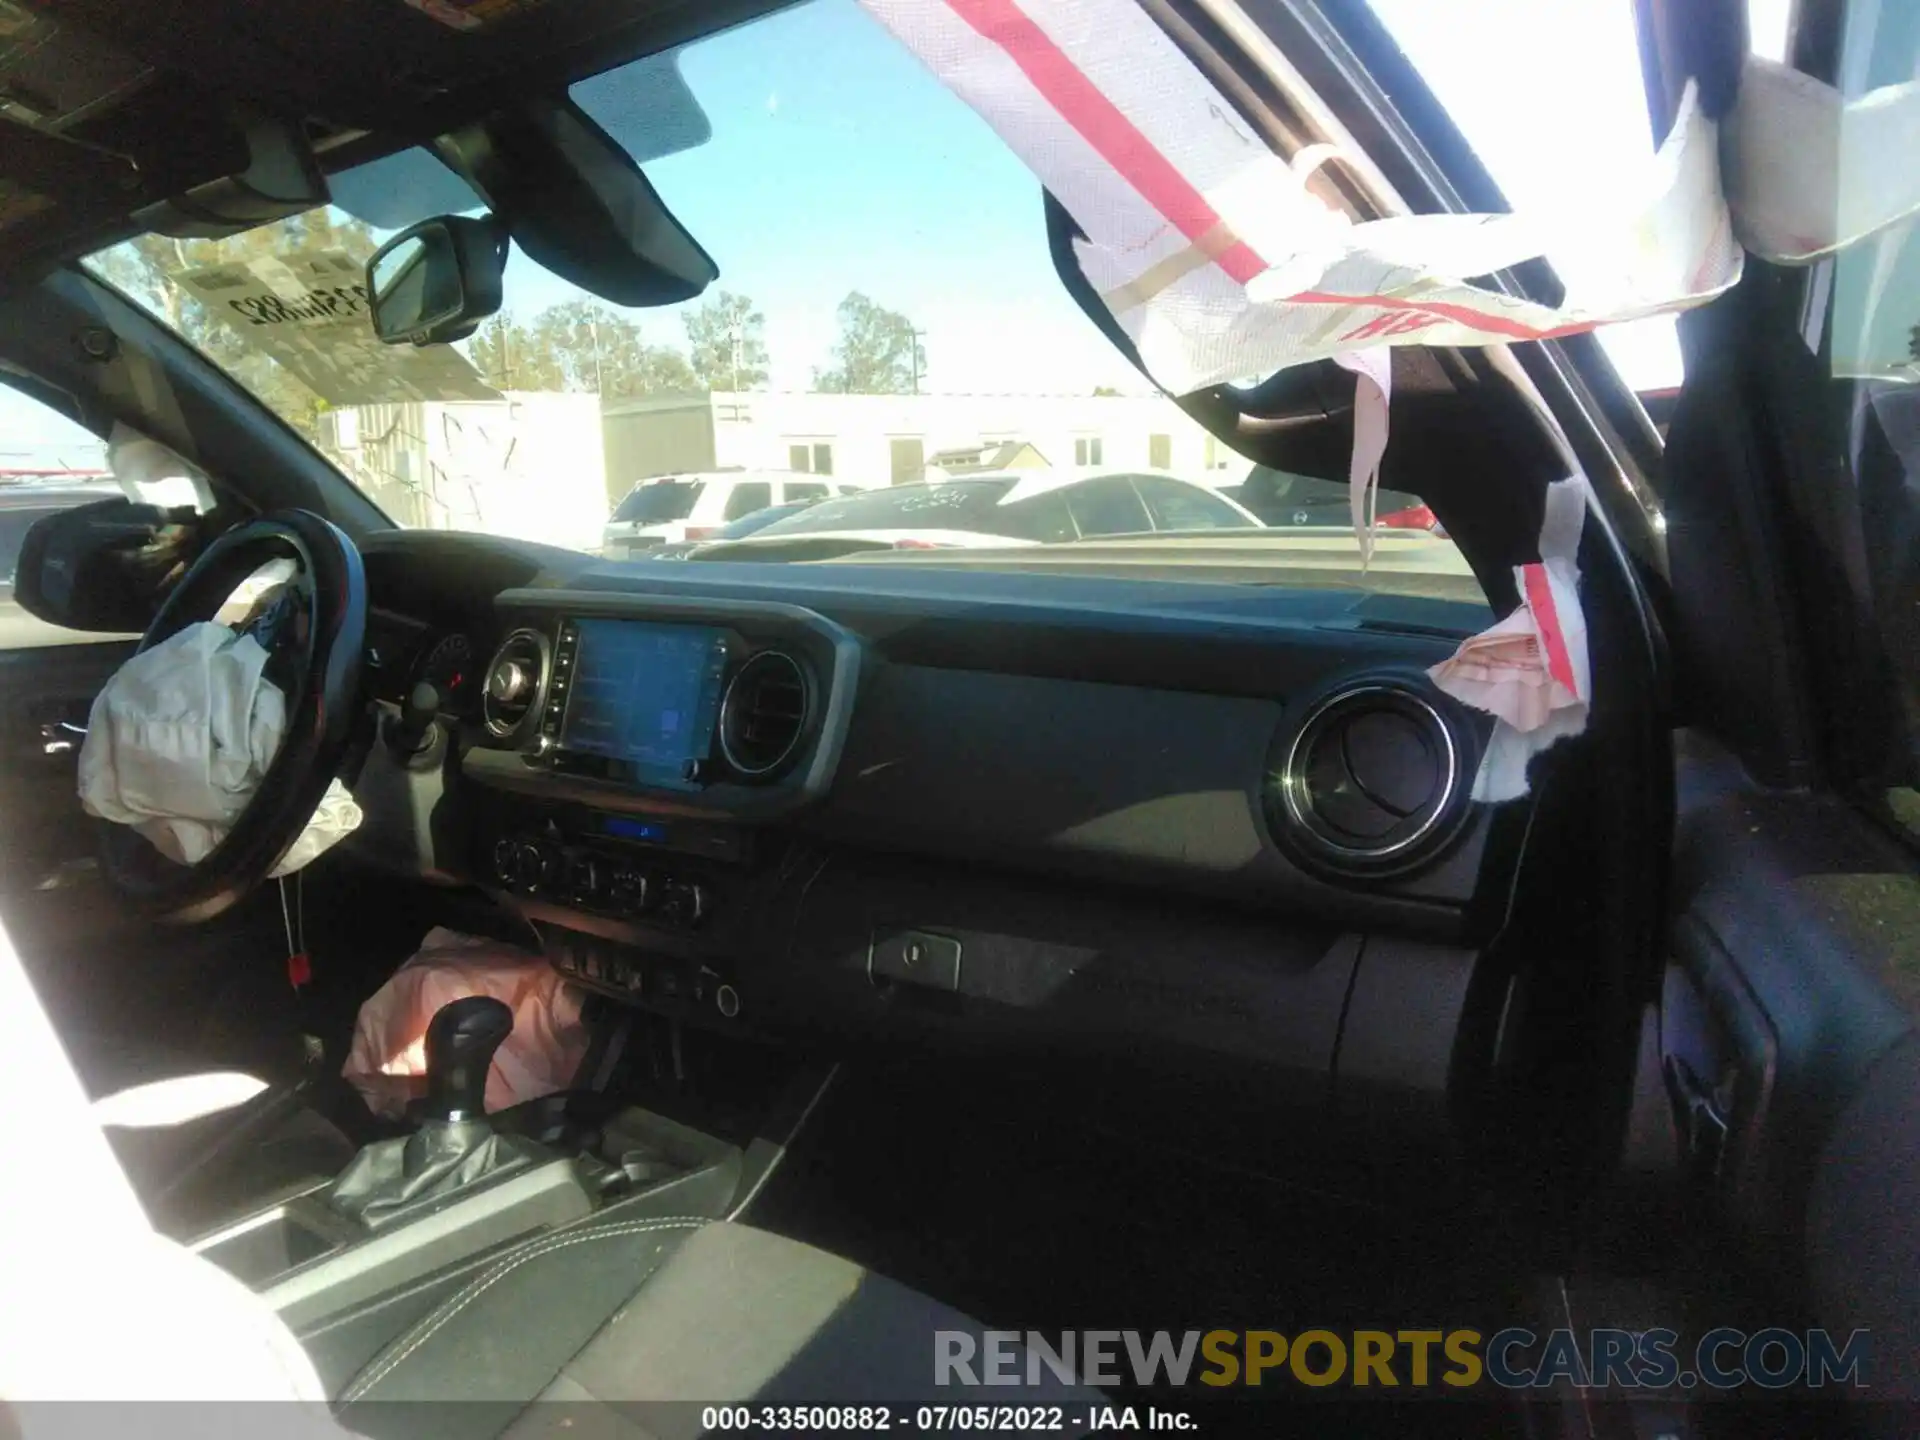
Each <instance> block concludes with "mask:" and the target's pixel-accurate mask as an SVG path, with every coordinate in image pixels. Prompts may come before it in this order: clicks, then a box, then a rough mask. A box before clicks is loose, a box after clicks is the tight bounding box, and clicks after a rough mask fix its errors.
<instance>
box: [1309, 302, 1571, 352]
mask: <svg viewBox="0 0 1920 1440" xmlns="http://www.w3.org/2000/svg"><path fill="white" fill-rule="evenodd" d="M1280 303H1281V304H1283V305H1357V306H1368V307H1371V308H1373V309H1376V310H1410V311H1412V312H1414V313H1415V314H1419V315H1432V316H1435V317H1437V318H1439V319H1442V320H1453V321H1457V322H1458V323H1459V324H1462V325H1467V326H1471V327H1472V328H1473V329H1475V330H1485V331H1486V332H1487V333H1488V334H1490V335H1505V336H1506V337H1507V338H1508V339H1510V340H1556V339H1558V338H1559V337H1560V336H1562V335H1578V334H1579V333H1580V332H1581V331H1583V330H1591V329H1593V328H1594V326H1595V325H1596V324H1598V323H1599V322H1597V321H1593V320H1584V321H1579V322H1577V323H1575V324H1572V325H1558V326H1555V327H1554V328H1553V329H1551V330H1536V329H1534V328H1533V326H1531V325H1523V324H1521V323H1520V322H1519V321H1518V320H1506V319H1502V318H1501V317H1500V316H1498V315H1488V314H1486V313H1485V312H1484V311H1480V310H1475V309H1474V308H1473V307H1472V306H1471V305H1455V304H1452V303H1451V302H1449V301H1446V300H1402V299H1400V298H1399V297H1397V296H1393V295H1330V294H1328V293H1327V292H1326V291H1324V290H1302V291H1301V292H1300V293H1299V294H1298V295H1289V296H1287V298H1286V299H1285V300H1283V301H1281V302H1280Z"/></svg>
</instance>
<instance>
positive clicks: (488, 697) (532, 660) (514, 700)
mask: <svg viewBox="0 0 1920 1440" xmlns="http://www.w3.org/2000/svg"><path fill="white" fill-rule="evenodd" d="M546 684H547V638H546V636H544V635H542V634H540V633H539V632H538V631H537V630H516V631H514V632H513V634H511V635H509V636H508V637H507V638H506V641H505V642H504V643H503V644H502V645H501V646H500V648H499V649H498V650H496V651H494V652H493V659H492V660H490V661H489V662H487V683H486V689H485V690H484V691H483V692H482V694H481V697H480V708H481V714H482V716H483V717H484V718H485V720H486V722H487V729H488V730H490V731H492V732H493V733H494V734H495V735H497V736H499V737H500V738H501V739H503V740H504V739H506V738H508V737H510V736H513V735H516V734H518V733H519V731H520V729H521V727H522V726H524V725H525V724H526V723H527V717H528V716H529V715H531V714H532V713H533V710H534V707H535V706H536V705H538V704H539V703H540V694H541V692H542V691H543V690H545V689H546Z"/></svg>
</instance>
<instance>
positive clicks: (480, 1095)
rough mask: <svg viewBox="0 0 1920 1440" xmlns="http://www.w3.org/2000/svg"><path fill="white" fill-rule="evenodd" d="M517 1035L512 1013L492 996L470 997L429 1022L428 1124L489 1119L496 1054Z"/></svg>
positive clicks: (444, 1007)
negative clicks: (489, 1077)
mask: <svg viewBox="0 0 1920 1440" xmlns="http://www.w3.org/2000/svg"><path fill="white" fill-rule="evenodd" d="M512 1033H513V1011H512V1010H510V1009H508V1008H507V1006H506V1005H504V1004H502V1003H501V1002H500V1001H498V1000H495V999H494V998H493V997H492V996H491V995H469V996H467V997H466V999H464V1000H455V1001H453V1002H452V1003H451V1004H447V1005H442V1006H441V1007H440V1008H439V1009H438V1010H437V1011H435V1012H434V1016H433V1019H432V1020H430V1021H429V1022H428V1023H427V1099H426V1104H425V1106H424V1107H423V1109H422V1111H421V1114H422V1116H423V1118H424V1119H426V1120H427V1122H428V1123H431V1122H433V1121H435V1120H479V1119H482V1118H484V1117H485V1115H486V1113H487V1072H488V1071H489V1070H490V1069H492V1068H493V1052H494V1051H496V1050H498V1049H499V1048H500V1042H501V1041H502V1040H505V1039H506V1038H507V1036H508V1035H510V1034H512Z"/></svg>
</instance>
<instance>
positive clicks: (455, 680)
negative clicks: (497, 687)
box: [420, 635, 479, 710]
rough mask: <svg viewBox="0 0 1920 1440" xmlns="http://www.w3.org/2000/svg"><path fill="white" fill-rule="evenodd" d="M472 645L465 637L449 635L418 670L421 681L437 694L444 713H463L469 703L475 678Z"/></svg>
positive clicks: (429, 654)
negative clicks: (434, 689)
mask: <svg viewBox="0 0 1920 1440" xmlns="http://www.w3.org/2000/svg"><path fill="white" fill-rule="evenodd" d="M477 663H478V662H477V661H476V660H475V659H474V654H473V641H471V640H469V639H468V638H467V637H466V636H465V635H448V636H446V637H445V638H443V639H442V640H441V641H440V643H439V644H437V645H435V646H434V647H433V649H432V650H431V651H430V652H428V655H427V658H426V662H425V663H424V664H422V665H421V667H420V678H421V679H422V680H429V681H431V682H433V684H434V685H435V687H437V688H438V689H439V691H440V703H441V706H442V707H443V708H445V709H452V710H465V709H466V707H467V703H468V701H469V700H471V699H472V697H473V694H474V689H475V682H476V681H477V680H478V678H479V677H478V676H477V675H476V674H475V673H474V667H475V665H476V664H477Z"/></svg>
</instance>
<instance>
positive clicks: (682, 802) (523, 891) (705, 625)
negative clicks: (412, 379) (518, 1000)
mask: <svg viewBox="0 0 1920 1440" xmlns="http://www.w3.org/2000/svg"><path fill="white" fill-rule="evenodd" d="M499 603H500V607H501V610H502V613H503V615H504V616H505V625H506V630H507V633H506V639H505V640H504V641H503V642H502V643H501V645H500V647H499V649H498V650H497V651H496V653H495V654H494V656H493V658H492V660H491V661H490V663H489V666H488V670H487V675H486V680H485V685H484V700H483V706H482V721H483V726H482V733H481V734H480V735H479V736H478V737H477V738H474V739H473V740H472V742H471V743H470V744H469V746H468V748H467V749H466V750H465V752H464V753H463V755H462V757H461V764H462V771H463V774H464V775H465V776H466V777H467V778H468V779H470V780H472V781H474V782H476V783H475V784H474V785H473V786H472V787H471V789H470V790H469V792H468V803H467V805H466V808H465V810H464V814H465V816H466V817H467V819H466V824H465V826H464V831H465V834H464V840H465V844H466V846H467V855H466V865H467V873H468V874H470V875H472V876H474V877H476V878H477V879H479V880H480V882H481V884H482V886H483V888H485V889H486V890H487V891H488V893H489V894H490V895H492V897H493V898H494V899H495V900H496V901H498V902H500V903H501V904H502V905H504V906H505V907H507V908H508V909H510V910H513V911H517V912H518V913H519V914H520V915H521V916H522V917H523V918H525V919H526V920H527V921H528V922H529V923H530V924H531V925H532V926H533V927H534V928H535V930H536V931H537V932H538V933H539V935H540V937H541V941H542V944H543V947H544V949H545V951H546V954H547V956H548V958H549V959H550V960H551V961H552V963H553V964H554V966H555V967H556V968H557V969H559V970H560V971H561V972H562V973H563V974H565V975H567V976H568V977H569V978H570V979H572V980H574V981H576V982H577V983H579V984H580V985H582V986H584V987H585V988H587V989H590V990H594V991H596V992H598V993H601V994H603V995H606V996H608V997H610V998H613V999H617V1000H620V1001H623V1002H625V1003H627V1004H630V1005H638V1006H641V1007H643V1008H645V1009H647V1010H650V1011H652V1012H654V1013H656V1014H660V1015H664V1016H667V1017H669V1018H673V1019H697V1020H701V1021H704V1022H708V1023H710V1024H715V1025H719V1026H722V1027H728V1026H733V1025H736V1024H740V1023H744V1022H743V1020H742V1017H743V1015H744V1014H745V1013H746V1012H747V1011H748V1010H750V1009H751V997H750V996H749V995H747V994H746V993H745V988H746V987H744V986H743V985H742V984H741V981H740V978H739V976H738V975H737V974H736V973H735V970H734V960H735V957H737V956H739V955H741V954H743V953H746V951H747V946H748V944H749V935H748V931H749V929H750V927H751V924H752V922H753V912H754V910H755V908H756V906H755V890H754V883H755V882H754V877H755V876H756V875H758V874H760V873H761V872H762V871H764V870H765V869H766V868H767V867H768V866H769V865H770V864H773V863H774V860H773V858H772V857H769V856H768V855H765V854H757V853H756V842H757V841H758V839H759V837H760V836H761V835H762V834H763V833H764V831H763V828H762V827H763V826H764V825H765V824H766V822H768V821H771V820H776V819H778V818H779V817H781V816H783V815H787V814H790V813H792V812H793V811H795V810H797V809H798V808H800V807H802V806H805V805H807V804H809V803H810V802H812V801H814V800H817V799H819V798H820V797H822V796H824V795H825V794H826V793H827V790H828V788H829V786H830V784H831V782H832V778H833V774H834V771H835V769H836V767H837V765H838V763H839V757H840V754H841V752H842V749H843V747H844V744H845V742H846V736H847V730H848V725H849V717H850V713H851V706H852V703H853V699H854V695H855V692H856V690H857V689H858V686H859V680H860V672H861V664H862V658H863V647H862V645H861V643H860V642H859V641H858V640H857V639H856V638H855V637H854V636H853V635H852V634H851V633H850V632H848V631H846V630H844V629H843V628H841V627H840V626H839V625H837V624H835V623H834V622H832V621H829V620H827V619H825V618H824V617H822V616H820V615H818V614H816V613H814V612H812V611H809V610H804V609H800V608H798V607H794V606H789V605H783V604H773V603H761V602H750V601H725V600H713V599H706V600H702V601H700V602H699V603H698V604H697V605H691V606H690V605H689V602H686V601H682V600H675V599H671V598H668V597H657V596H647V595H628V594H607V593H600V592H590V591H583V592H566V591H552V590H529V591H511V592H508V593H507V594H505V595H503V596H501V597H500V602H499Z"/></svg>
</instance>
